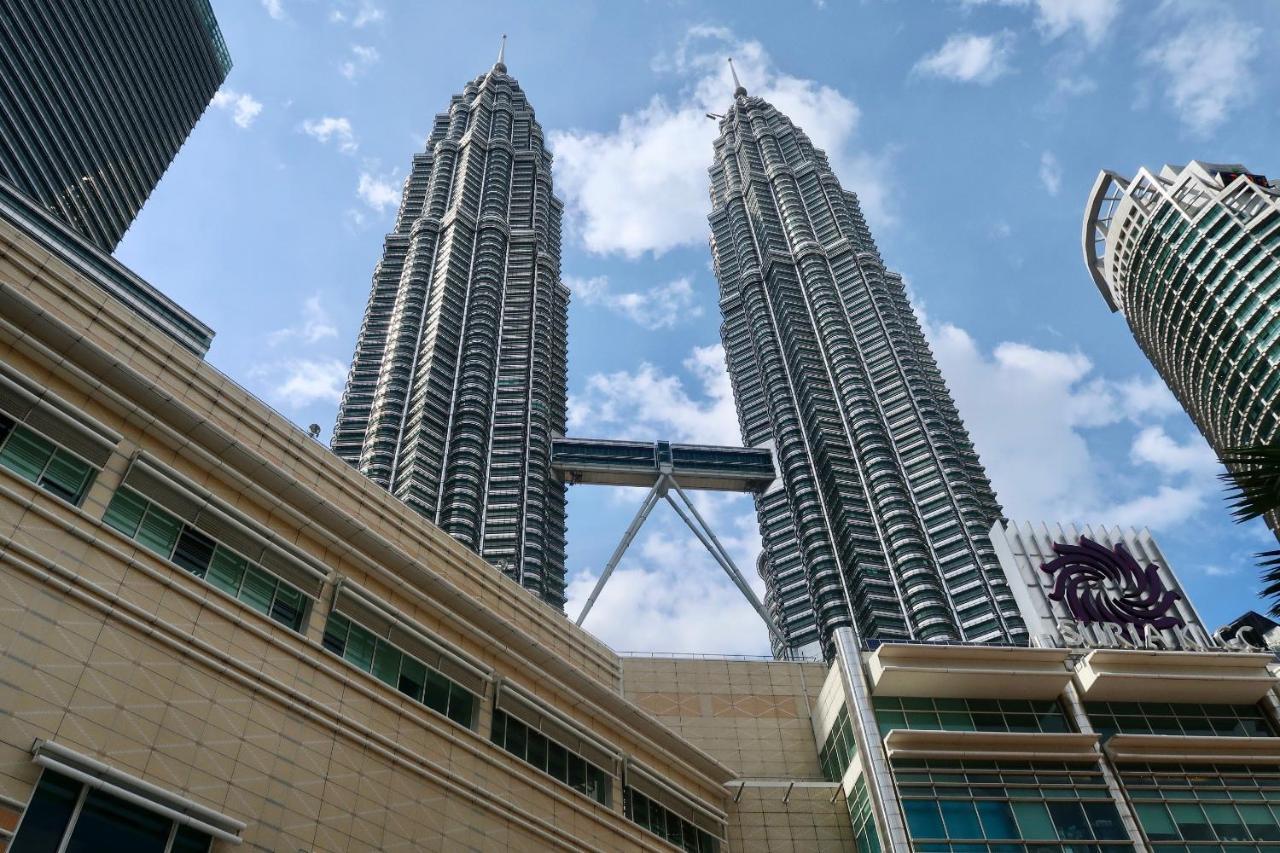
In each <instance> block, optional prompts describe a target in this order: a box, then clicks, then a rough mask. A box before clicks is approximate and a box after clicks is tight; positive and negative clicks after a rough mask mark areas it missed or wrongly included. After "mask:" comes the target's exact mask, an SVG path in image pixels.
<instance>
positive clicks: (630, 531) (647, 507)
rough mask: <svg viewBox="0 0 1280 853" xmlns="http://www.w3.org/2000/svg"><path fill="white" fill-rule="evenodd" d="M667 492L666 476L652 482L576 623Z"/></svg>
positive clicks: (582, 617) (589, 607) (584, 615)
mask: <svg viewBox="0 0 1280 853" xmlns="http://www.w3.org/2000/svg"><path fill="white" fill-rule="evenodd" d="M666 494H667V478H666V477H665V476H662V477H659V478H658V482H656V483H654V484H653V488H651V489H650V490H649V493H648V494H647V495H645V496H644V502H643V503H641V504H640V509H639V510H637V511H636V517H635V518H633V519H631V526H629V527H628V528H627V532H626V533H623V534H622V541H621V542H619V543H618V547H617V548H614V549H613V556H612V557H610V558H609V562H607V563H605V566H604V571H603V572H601V573H600V580H598V581H596V588H595V589H593V590H591V596H590V597H589V598H588V599H587V603H586V604H585V605H583V607H582V612H581V613H579V614H578V623H577V624H579V625H581V624H582V620H583V619H586V618H587V614H588V613H590V612H591V606H592V605H593V604H595V603H596V599H597V598H599V597H600V591H601V590H602V589H604V585H605V582H606V581H608V580H609V575H611V574H613V570H614V569H615V568H617V566H618V561H620V560H621V559H622V555H623V554H625V553H626V552H627V547H628V546H630V545H631V540H633V539H635V538H636V534H637V533H639V532H640V528H641V527H643V526H644V521H645V519H646V518H648V517H649V513H650V512H652V511H653V508H654V507H655V506H657V504H658V500H659V499H660V498H662V497H665V496H666Z"/></svg>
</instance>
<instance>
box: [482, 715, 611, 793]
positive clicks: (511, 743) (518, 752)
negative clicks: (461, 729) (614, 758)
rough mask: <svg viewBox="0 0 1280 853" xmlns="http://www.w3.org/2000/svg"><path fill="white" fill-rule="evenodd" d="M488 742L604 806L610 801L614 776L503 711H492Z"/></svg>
mask: <svg viewBox="0 0 1280 853" xmlns="http://www.w3.org/2000/svg"><path fill="white" fill-rule="evenodd" d="M490 740H492V741H493V742H494V743H496V744H497V745H498V746H500V747H502V748H503V749H505V750H506V751H507V752H509V753H511V754H512V755H514V756H515V757H516V758H519V759H520V760H521V761H524V762H527V763H529V764H532V765H533V766H534V767H536V768H537V769H539V770H541V771H542V772H543V773H546V774H547V775H548V776H551V777H552V778H553V779H556V780H558V781H560V782H563V783H564V784H566V785H568V786H569V787H570V788H573V789H574V790H575V791H577V792H578V793H580V794H586V795H587V796H588V797H590V798H591V799H593V800H595V801H596V802H597V803H600V804H601V805H603V806H607V805H609V803H610V801H611V800H612V792H613V777H612V775H611V774H609V773H608V772H607V771H604V770H601V769H600V768H599V767H596V766H595V765H594V764H592V763H591V762H590V761H587V760H586V759H585V758H583V757H582V756H581V755H578V754H577V753H576V752H574V751H573V750H571V749H569V748H567V747H565V746H563V745H561V744H559V743H556V742H555V741H554V740H552V739H551V738H549V737H547V736H546V735H544V734H542V732H539V731H535V730H534V729H531V728H529V727H528V726H527V725H525V724H524V723H523V722H521V721H520V720H518V719H516V718H515V717H512V716H511V715H509V714H507V713H506V712H505V711H498V710H495V711H494V712H493V731H492V732H491V734H490Z"/></svg>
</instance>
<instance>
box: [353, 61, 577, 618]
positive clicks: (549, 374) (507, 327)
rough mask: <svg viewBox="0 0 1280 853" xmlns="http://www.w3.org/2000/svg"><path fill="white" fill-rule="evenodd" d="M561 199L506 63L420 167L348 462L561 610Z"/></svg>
mask: <svg viewBox="0 0 1280 853" xmlns="http://www.w3.org/2000/svg"><path fill="white" fill-rule="evenodd" d="M560 216H561V202H560V200H559V199H557V198H556V197H555V195H553V194H552V189H551V154H550V153H549V152H548V151H547V150H546V147H545V145H544V144H543V137H542V128H541V127H539V126H538V122H537V121H536V120H535V119H534V114H533V107H532V106H530V105H529V101H528V99H527V98H526V97H525V95H524V92H523V91H521V89H520V86H519V84H517V83H516V81H515V79H514V78H512V77H511V76H509V75H508V74H507V67H506V65H505V64H504V63H503V62H502V60H501V57H500V58H499V61H498V62H497V63H496V64H495V65H494V66H493V68H492V69H491V70H490V71H488V72H487V73H485V74H482V75H481V76H479V77H477V78H475V79H474V80H472V81H471V82H470V83H468V84H467V85H466V87H465V88H464V89H463V91H462V92H461V93H460V94H457V95H455V96H454V97H453V98H452V100H451V102H450V104H449V109H448V111H447V112H444V113H440V114H439V115H437V116H436V118H435V123H434V125H433V127H432V131H431V135H430V137H429V138H428V139H427V146H426V150H425V151H424V152H423V153H421V154H418V155H416V156H415V157H414V159H413V165H412V167H411V169H410V172H409V176H408V178H406V179H405V183H404V192H403V195H402V196H401V199H400V209H399V214H398V216H397V217H396V224H395V230H393V231H392V232H391V233H390V234H388V235H387V237H386V240H385V243H384V248H383V254H382V259H381V260H380V261H379V262H378V265H377V267H376V268H375V270H374V274H373V288H372V291H371V293H370V295H369V303H368V306H367V307H366V309H365V314H364V321H363V323H362V325H361V327H360V335H359V338H358V340H357V342H356V351H355V357H354V359H353V361H352V364H351V372H350V374H349V376H348V379H347V385H346V390H345V392H344V394H343V397H342V402H341V405H340V406H339V409H338V420H337V424H336V426H335V427H334V431H333V440H332V446H333V450H334V452H335V453H337V454H338V455H339V456H340V457H342V458H343V459H345V460H346V461H347V462H349V463H350V464H351V465H354V466H356V467H358V468H359V469H360V470H361V471H362V472H364V473H365V474H366V475H368V476H369V477H370V478H372V479H373V480H374V481H375V482H377V483H379V484H381V485H382V486H384V487H386V488H387V489H389V490H390V491H391V492H392V493H393V494H395V495H396V497H398V498H400V499H401V500H403V501H405V502H406V503H407V504H409V505H410V506H411V507H413V508H414V509H415V510H417V511H418V512H419V513H421V514H422V515H424V516H426V517H427V518H429V519H431V520H432V521H434V522H435V523H436V524H438V525H440V527H442V528H443V529H444V530H445V531H446V532H447V533H449V534H451V535H452V536H453V537H454V538H456V539H458V540H459V541H461V542H463V543H464V544H466V545H467V546H468V547H470V548H471V549H472V550H474V551H476V552H478V553H479V554H480V555H482V556H484V557H485V558H487V559H488V560H489V561H490V562H491V563H493V564H494V565H496V566H498V567H500V568H502V569H503V570H504V571H505V572H506V573H507V574H508V575H509V576H511V577H512V578H514V579H516V580H517V581H519V582H520V583H521V584H523V585H524V587H525V588H527V589H529V590H530V591H532V592H533V593H535V594H536V595H538V596H539V597H541V598H542V599H543V600H544V601H546V602H548V603H549V604H552V605H553V606H555V607H563V605H564V587H565V580H564V524H565V492H564V489H565V487H564V485H563V484H561V483H560V482H558V481H557V480H556V478H555V476H554V475H553V474H552V471H551V438H552V436H553V435H563V434H564V430H565V417H566V406H567V395H568V378H567V359H568V342H567V339H566V332H567V327H568V301H569V291H568V289H567V288H566V287H565V286H564V284H563V283H562V282H561V280H560Z"/></svg>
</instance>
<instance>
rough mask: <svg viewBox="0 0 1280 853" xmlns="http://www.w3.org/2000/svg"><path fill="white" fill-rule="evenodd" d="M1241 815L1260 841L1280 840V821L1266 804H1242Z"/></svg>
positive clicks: (1250, 832)
mask: <svg viewBox="0 0 1280 853" xmlns="http://www.w3.org/2000/svg"><path fill="white" fill-rule="evenodd" d="M1236 808H1238V809H1240V816H1241V817H1243V818H1244V823H1245V826H1247V827H1249V834H1250V835H1252V836H1253V837H1254V838H1256V839H1257V840H1258V841H1280V821H1278V820H1277V819H1276V816H1275V815H1274V814H1273V813H1272V811H1271V809H1269V808H1267V807H1266V806H1259V805H1248V804H1242V805H1239V806H1237V807H1236Z"/></svg>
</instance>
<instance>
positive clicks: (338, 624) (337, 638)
mask: <svg viewBox="0 0 1280 853" xmlns="http://www.w3.org/2000/svg"><path fill="white" fill-rule="evenodd" d="M349 630H351V622H350V621H349V620H348V619H347V617H345V616H343V615H342V614H341V613H330V614H329V619H328V621H326V622H325V623H324V647H325V648H326V649H328V650H329V651H331V652H333V653H334V654H335V655H339V656H341V655H342V652H343V650H344V649H346V647H347V632H348V631H349Z"/></svg>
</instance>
